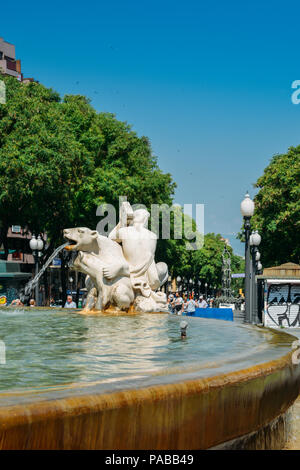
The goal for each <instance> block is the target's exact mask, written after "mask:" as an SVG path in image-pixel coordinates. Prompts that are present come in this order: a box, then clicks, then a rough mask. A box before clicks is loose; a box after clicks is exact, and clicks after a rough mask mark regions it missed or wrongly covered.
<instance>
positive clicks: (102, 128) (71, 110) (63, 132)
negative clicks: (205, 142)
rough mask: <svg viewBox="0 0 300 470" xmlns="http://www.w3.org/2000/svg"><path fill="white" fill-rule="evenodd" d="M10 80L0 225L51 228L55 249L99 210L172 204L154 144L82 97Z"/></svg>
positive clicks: (4, 112)
mask: <svg viewBox="0 0 300 470" xmlns="http://www.w3.org/2000/svg"><path fill="white" fill-rule="evenodd" d="M1 79H2V80H4V81H5V84H6V90H7V103H6V105H0V220H1V221H2V223H3V224H4V225H5V226H9V225H12V224H20V225H23V226H28V228H29V229H31V230H33V231H35V232H40V231H46V232H47V234H48V236H49V237H50V240H51V242H52V245H57V244H59V242H60V238H61V232H62V229H63V228H64V227H68V226H76V225H86V226H89V227H96V224H97V222H98V221H99V220H98V218H97V217H96V208H97V206H98V205H99V203H100V202H101V203H104V202H108V203H111V204H114V205H115V206H116V207H117V206H118V197H119V196H121V195H122V196H123V195H126V196H127V197H128V199H129V200H130V202H131V203H144V204H146V205H147V206H150V205H151V203H162V202H166V203H168V204H169V203H171V198H172V195H173V192H174V188H175V184H174V183H173V181H172V178H171V175H170V174H164V173H162V172H161V170H160V169H159V167H158V165H157V161H156V158H155V157H154V156H153V154H152V150H151V147H150V143H149V140H148V139H147V138H146V137H141V138H140V137H138V136H137V134H136V133H135V132H133V131H132V129H131V127H130V126H129V125H128V124H127V123H123V122H120V121H118V120H117V119H116V118H115V116H114V115H113V114H109V113H97V112H96V111H95V110H94V109H93V107H92V106H91V105H90V103H89V100H88V99H87V98H85V97H84V96H79V95H76V96H72V95H66V96H65V97H64V99H63V101H62V100H61V99H60V96H59V95H58V93H56V92H54V91H53V90H51V89H47V88H45V87H44V86H43V85H41V84H38V83H30V84H27V85H25V84H22V83H20V82H18V81H17V80H15V79H14V78H12V77H1Z"/></svg>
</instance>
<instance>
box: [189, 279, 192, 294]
mask: <svg viewBox="0 0 300 470" xmlns="http://www.w3.org/2000/svg"><path fill="white" fill-rule="evenodd" d="M189 292H191V293H192V292H193V279H190V280H189Z"/></svg>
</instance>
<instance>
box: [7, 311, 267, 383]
mask: <svg viewBox="0 0 300 470" xmlns="http://www.w3.org/2000/svg"><path fill="white" fill-rule="evenodd" d="M181 320H182V318H181V317H176V316H171V315H149V314H148V315H147V314H145V315H136V316H123V317H122V316H117V317H109V316H84V315H79V314H77V313H71V312H67V313H66V312H65V311H64V312H61V311H57V310H55V309H51V310H49V311H45V310H38V309H33V310H22V309H20V310H19V309H15V310H10V309H1V311H0V340H2V341H4V342H5V345H6V364H5V365H0V389H1V390H7V389H20V388H23V387H38V386H49V385H56V384H63V383H72V382H93V381H98V380H102V379H108V378H113V377H125V376H129V375H135V374H139V375H147V374H148V373H150V372H151V373H153V372H155V373H158V372H160V371H163V370H164V369H166V368H170V367H171V368H172V367H179V366H181V367H187V366H192V365H193V364H199V363H205V362H210V361H218V360H224V359H226V358H227V359H229V358H231V359H233V357H234V356H240V355H241V354H242V353H245V344H246V343H247V354H248V352H249V348H250V349H251V348H256V347H257V346H259V345H260V346H261V345H262V344H264V341H265V338H264V337H263V335H262V334H260V333H258V332H257V331H256V330H251V329H247V328H243V327H242V326H240V325H237V324H232V323H231V322H230V324H229V323H227V322H222V321H220V320H219V321H218V320H216V321H214V320H206V319H200V318H189V319H188V323H189V328H188V334H187V338H186V339H185V341H182V339H181V337H180V321H181Z"/></svg>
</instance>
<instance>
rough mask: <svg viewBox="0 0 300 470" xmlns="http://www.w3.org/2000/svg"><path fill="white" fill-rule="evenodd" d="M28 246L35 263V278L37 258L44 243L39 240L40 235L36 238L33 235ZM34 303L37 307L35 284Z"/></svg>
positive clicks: (37, 266) (37, 288) (37, 264)
mask: <svg viewBox="0 0 300 470" xmlns="http://www.w3.org/2000/svg"><path fill="white" fill-rule="evenodd" d="M29 246H30V248H31V250H32V254H33V257H34V262H35V275H36V276H37V275H38V273H39V257H40V256H41V254H42V249H43V248H44V242H43V240H42V239H41V237H40V235H39V236H38V237H37V238H36V236H35V235H32V238H31V240H30V242H29ZM35 303H36V306H38V305H39V283H38V282H37V283H36V286H35Z"/></svg>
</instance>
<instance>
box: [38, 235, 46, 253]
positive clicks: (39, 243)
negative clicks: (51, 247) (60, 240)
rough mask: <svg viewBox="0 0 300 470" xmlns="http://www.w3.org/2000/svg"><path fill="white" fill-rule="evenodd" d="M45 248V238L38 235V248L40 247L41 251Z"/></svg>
mask: <svg viewBox="0 0 300 470" xmlns="http://www.w3.org/2000/svg"><path fill="white" fill-rule="evenodd" d="M43 248H44V242H43V240H42V239H41V236H40V235H39V236H38V237H37V249H38V250H39V251H41V250H42V249H43Z"/></svg>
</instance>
